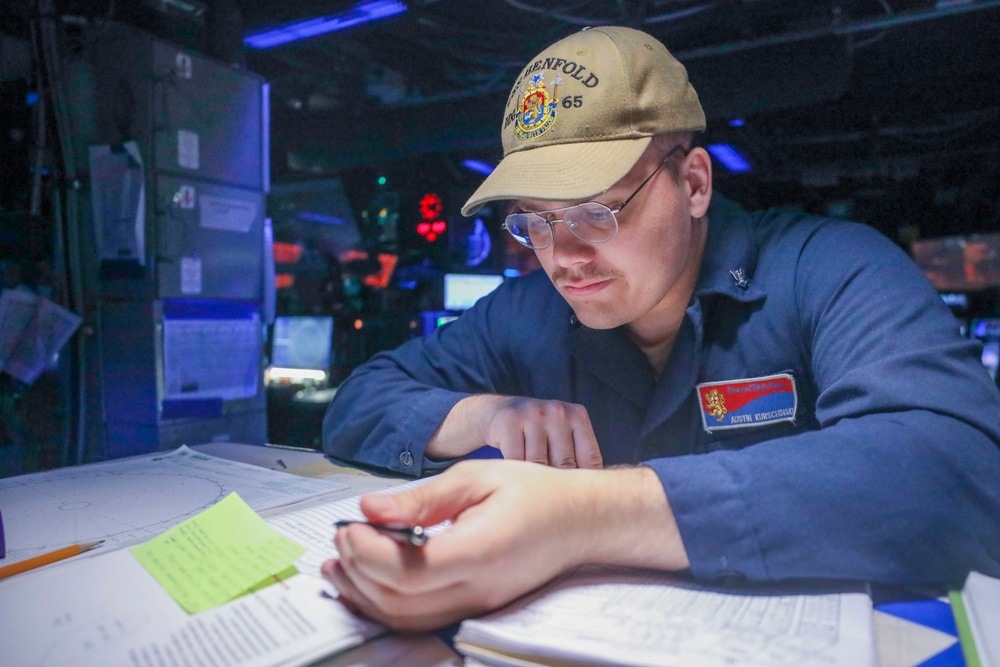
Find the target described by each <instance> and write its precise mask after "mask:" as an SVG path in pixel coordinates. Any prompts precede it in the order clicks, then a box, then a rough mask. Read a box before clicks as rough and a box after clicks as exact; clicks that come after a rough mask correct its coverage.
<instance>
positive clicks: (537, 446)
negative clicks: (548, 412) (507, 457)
mask: <svg viewBox="0 0 1000 667" xmlns="http://www.w3.org/2000/svg"><path fill="white" fill-rule="evenodd" d="M524 460H525V461H530V462H532V463H541V464H542V465H548V463H549V432H548V429H546V428H545V425H544V424H539V423H537V422H528V423H527V424H525V425H524Z"/></svg>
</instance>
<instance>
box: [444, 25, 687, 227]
mask: <svg viewBox="0 0 1000 667" xmlns="http://www.w3.org/2000/svg"><path fill="white" fill-rule="evenodd" d="M704 129H705V112H704V111H702V109H701V104H700V103H699V102H698V94H697V93H696V92H695V91H694V88H692V87H691V84H690V83H689V82H688V78H687V70H685V69H684V66H683V65H681V64H680V62H678V61H677V59H676V58H674V57H673V56H672V55H670V52H669V51H667V48H666V47H665V46H664V45H663V44H661V43H660V42H659V41H658V40H656V39H655V38H653V37H651V36H650V35H647V34H646V33H644V32H640V31H639V30H633V29H632V28H622V27H614V26H602V27H597V28H587V29H585V30H582V31H580V32H577V33H575V34H573V35H570V36H569V37H566V38H565V39H562V40H560V41H558V42H556V43H555V44H553V45H552V46H550V47H548V48H547V49H545V50H544V51H542V52H541V53H540V54H538V56H537V57H536V58H535V59H533V60H532V61H531V62H530V63H528V65H526V66H525V67H524V69H523V70H521V74H520V75H519V76H518V77H517V80H516V81H515V82H514V87H513V88H512V89H511V91H510V96H509V97H508V98H507V107H506V111H505V112H504V117H503V123H502V125H501V128H500V137H501V139H502V140H503V152H504V158H503V160H501V161H500V164H498V165H497V168H496V169H495V170H494V171H493V173H492V174H490V175H489V176H488V177H487V178H486V180H485V181H484V182H483V184H482V185H480V186H479V189H478V190H476V191H475V193H473V195H472V196H471V197H470V198H469V201H467V202H466V203H465V206H463V207H462V214H463V215H472V214H473V213H475V212H476V211H477V210H479V208H480V207H482V205H483V204H485V203H486V202H488V201H493V200H497V199H551V200H558V201H573V200H577V199H587V198H589V197H593V196H596V195H599V194H601V193H602V192H605V191H606V190H608V189H609V188H610V187H611V186H613V185H614V184H615V183H617V182H618V181H619V180H621V179H622V178H623V177H624V176H625V174H627V173H628V171H629V169H631V168H632V166H633V165H634V164H635V163H636V161H637V160H638V159H639V157H640V156H641V155H642V152H643V151H644V150H646V147H647V146H648V145H649V142H650V141H651V139H652V137H654V136H656V135H658V134H666V133H669V132H682V131H700V130H704Z"/></svg>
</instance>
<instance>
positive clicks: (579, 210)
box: [505, 202, 618, 248]
mask: <svg viewBox="0 0 1000 667" xmlns="http://www.w3.org/2000/svg"><path fill="white" fill-rule="evenodd" d="M561 219H562V222H563V224H565V225H566V227H567V229H569V230H570V231H571V232H572V233H573V235H574V236H576V237H577V238H579V239H582V240H584V241H588V242H590V243H604V242H606V241H610V240H611V239H613V238H614V237H615V235H616V234H618V221H617V220H616V219H615V214H614V213H612V212H611V209H609V208H608V207H607V206H604V205H603V204H598V203H596V202H587V203H584V204H578V205H576V206H571V207H569V208H567V209H564V210H563V211H562V218H561ZM505 227H506V229H507V231H508V232H510V234H511V236H513V237H514V238H515V239H517V241H518V242H519V243H521V244H523V245H526V246H528V247H529V248H547V247H548V246H549V245H550V244H551V243H552V227H551V226H550V224H549V223H548V222H546V220H545V218H543V217H542V216H540V215H537V214H535V213H513V214H511V215H508V216H507V220H506V225H505Z"/></svg>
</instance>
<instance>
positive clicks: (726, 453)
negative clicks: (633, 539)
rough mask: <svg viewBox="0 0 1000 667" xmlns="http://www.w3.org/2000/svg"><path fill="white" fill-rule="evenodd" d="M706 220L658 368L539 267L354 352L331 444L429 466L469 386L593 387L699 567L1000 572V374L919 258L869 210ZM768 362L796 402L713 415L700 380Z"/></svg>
mask: <svg viewBox="0 0 1000 667" xmlns="http://www.w3.org/2000/svg"><path fill="white" fill-rule="evenodd" d="M708 230H709V231H708V239H707V243H706V248H705V254H704V257H703V261H702V267H701V272H700V276H699V280H698V283H697V286H696V289H695V292H694V295H693V297H692V299H691V303H690V306H689V307H688V309H687V313H686V317H685V319H684V322H683V324H682V327H681V330H680V331H679V333H678V335H677V339H676V342H675V343H674V346H673V349H672V352H671V356H670V358H669V360H668V361H667V365H666V367H665V369H664V371H663V373H662V375H661V376H660V377H657V376H656V375H655V374H654V373H653V371H652V370H651V368H650V366H649V364H648V362H647V360H646V358H645V357H644V356H643V354H642V353H641V352H640V350H639V349H638V348H637V347H636V346H635V345H634V344H633V343H632V342H630V341H629V339H628V338H627V336H626V335H625V333H624V332H623V331H622V330H620V329H618V330H603V331H602V330H594V329H589V328H587V327H584V326H582V325H580V324H579V323H578V322H577V321H576V320H575V318H573V313H572V311H571V309H570V307H569V306H568V304H567V303H566V302H565V301H564V300H563V299H562V298H561V297H560V296H559V294H558V293H557V292H556V290H555V288H554V287H553V286H552V284H551V282H550V281H549V279H548V277H547V276H546V275H545V273H544V272H542V271H537V272H535V273H533V274H530V275H527V276H524V277H521V278H517V279H513V280H508V281H506V282H505V283H504V284H503V285H502V286H501V287H500V288H498V289H497V290H496V291H495V292H494V293H493V294H491V295H490V296H488V297H486V298H484V299H482V300H480V301H479V302H478V303H477V304H476V305H475V306H474V307H473V308H472V309H470V310H468V311H466V312H465V313H464V314H463V315H462V316H461V317H460V318H459V319H458V320H456V321H455V322H453V323H451V324H448V325H446V326H445V327H443V328H441V329H439V330H438V331H437V332H435V334H434V335H433V336H431V337H430V338H428V339H426V340H413V341H410V342H408V343H406V344H405V345H403V346H402V347H400V348H399V349H397V350H395V351H392V352H387V353H381V354H379V355H377V356H375V357H373V358H372V359H371V360H370V361H369V362H368V363H366V364H365V365H363V366H361V367H360V368H358V369H357V370H356V371H355V372H354V373H353V374H352V375H351V377H350V378H349V379H348V380H347V381H346V382H345V383H344V384H343V385H342V386H341V387H340V389H339V390H338V392H337V395H336V398H335V400H334V401H333V403H332V405H331V406H330V408H329V410H328V412H327V414H326V417H325V420H324V429H323V431H324V435H323V441H324V449H325V451H326V452H327V453H328V454H330V455H332V456H333V457H335V458H339V459H344V460H348V461H353V462H357V463H361V464H366V465H371V466H376V467H379V468H384V469H387V470H390V471H392V472H393V473H397V474H405V475H415V476H416V475H423V474H428V473H432V472H436V471H439V470H441V469H442V468H444V467H446V466H448V465H449V464H450V463H453V461H444V462H435V461H431V460H429V459H428V458H427V457H426V456H425V454H424V450H425V446H426V443H427V441H428V440H429V439H430V437H431V435H432V434H433V433H434V431H435V429H436V428H437V427H438V425H439V423H440V422H441V421H442V420H443V419H444V418H445V416H446V415H447V414H448V411H449V410H450V409H451V408H452V406H454V405H455V403H456V402H458V401H459V400H461V399H462V398H464V397H466V396H469V395H470V394H475V393H497V394H508V395H521V396H530V397H535V398H542V399H557V400H561V401H567V402H572V403H579V404H582V405H583V406H585V407H586V408H587V411H588V413H589V415H590V419H591V422H592V423H593V427H594V432H595V433H596V435H597V441H598V443H599V444H600V448H601V453H602V455H603V457H604V461H605V465H612V464H620V463H625V464H642V465H646V466H649V467H650V468H652V469H653V470H654V471H655V472H656V473H657V475H658V476H659V478H660V480H661V482H662V484H663V488H664V490H665V491H666V494H667V497H668V498H669V500H670V506H671V508H672V509H673V511H674V514H675V516H676V520H677V524H678V526H679V528H680V533H681V536H682V538H683V541H684V545H685V548H686V550H687V554H688V557H689V559H690V563H691V573H692V574H693V575H694V576H695V577H696V578H698V579H702V580H707V581H713V580H723V581H724V580H744V579H745V580H747V581H773V580H781V579H790V578H798V577H809V578H823V579H857V580H865V581H871V582H881V583H889V584H916V583H922V584H930V583H950V584H952V585H955V584H961V583H962V581H963V580H964V578H965V575H966V573H967V572H968V571H969V570H971V569H975V570H979V571H981V572H984V573H987V574H991V575H992V576H1000V446H998V443H1000V392H998V391H997V388H996V387H995V386H994V385H993V383H992V381H991V379H990V377H989V375H988V374H987V373H986V371H985V370H984V369H983V368H982V366H981V364H980V363H979V361H978V343H975V342H973V341H970V340H968V339H964V338H962V337H961V336H960V334H959V332H958V327H957V324H956V322H955V319H954V317H953V316H952V315H951V313H950V312H949V311H948V309H947V307H946V306H945V305H944V304H943V303H942V301H941V299H940V297H939V296H938V295H937V293H936V292H935V291H934V289H933V288H932V286H931V285H930V283H929V282H928V281H927V279H926V278H925V277H924V275H923V274H922V273H921V272H920V270H919V269H918V268H917V267H916V266H915V265H914V264H913V263H912V262H911V261H910V260H909V258H908V257H907V256H906V255H905V253H903V252H902V251H901V250H900V249H899V248H897V247H896V246H895V245H893V244H892V243H891V242H889V241H888V240H887V239H885V238H884V237H883V236H881V235H880V234H879V233H878V232H876V231H875V230H873V229H871V228H868V227H866V226H863V225H859V224H855V223H849V222H843V221H835V220H829V219H823V218H817V217H810V216H804V215H801V214H796V213H789V212H777V211H769V212H761V213H755V214H743V215H736V216H727V215H722V216H720V215H717V214H715V213H713V212H710V214H709V224H708ZM776 375H790V376H791V377H792V381H793V383H794V393H795V395H794V411H793V414H792V418H791V419H787V418H786V419H785V420H782V421H767V420H765V421H764V423H762V424H748V425H735V424H734V425H733V428H728V429H722V430H711V431H709V430H706V425H707V426H711V424H712V423H713V420H712V419H711V418H709V417H705V419H703V416H704V415H703V413H704V412H705V409H706V406H705V405H703V404H702V402H701V401H700V400H699V395H698V391H697V386H698V385H701V384H704V383H714V382H718V383H722V384H721V385H719V386H721V387H722V388H725V387H726V386H727V385H726V383H731V382H738V381H742V380H748V379H755V378H765V379H766V378H770V377H772V376H776ZM744 386H745V385H744ZM784 398H785V399H787V398H789V396H787V395H786V396H785V397H784ZM779 412H780V411H779ZM758 414H765V415H766V414H777V413H758ZM784 414H785V415H786V417H787V414H788V410H787V409H786V410H785V412H784ZM748 419H749V418H748Z"/></svg>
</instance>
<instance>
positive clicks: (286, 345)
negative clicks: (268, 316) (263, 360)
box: [271, 316, 333, 372]
mask: <svg viewBox="0 0 1000 667" xmlns="http://www.w3.org/2000/svg"><path fill="white" fill-rule="evenodd" d="M273 340H274V344H273V347H272V350H271V365H272V366H277V367H280V368H297V369H303V370H319V371H324V372H325V371H328V370H329V368H330V363H331V361H332V358H331V357H332V349H333V318H332V317H305V316H279V317H276V318H274V339H273Z"/></svg>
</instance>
